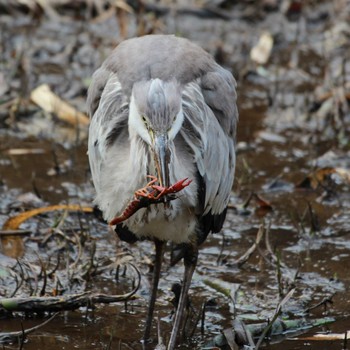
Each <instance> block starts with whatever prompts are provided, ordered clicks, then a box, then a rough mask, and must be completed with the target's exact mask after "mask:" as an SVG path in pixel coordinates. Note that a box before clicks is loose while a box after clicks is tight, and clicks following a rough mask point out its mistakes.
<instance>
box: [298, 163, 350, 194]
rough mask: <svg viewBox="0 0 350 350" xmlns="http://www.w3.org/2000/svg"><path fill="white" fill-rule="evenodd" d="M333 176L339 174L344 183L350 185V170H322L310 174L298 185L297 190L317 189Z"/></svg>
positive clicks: (328, 168)
mask: <svg viewBox="0 0 350 350" xmlns="http://www.w3.org/2000/svg"><path fill="white" fill-rule="evenodd" d="M332 174H337V175H338V176H339V177H340V178H341V179H342V180H343V181H344V182H346V183H349V184H350V170H349V169H345V168H332V167H325V168H320V169H317V170H315V171H314V172H312V173H311V174H309V175H308V176H307V177H306V178H305V179H304V180H303V181H301V182H300V183H299V184H297V185H296V187H297V188H309V189H310V188H311V189H313V190H315V189H317V188H318V186H319V185H320V184H322V183H324V182H325V181H326V180H327V179H328V178H329V177H330V176H331V175H332Z"/></svg>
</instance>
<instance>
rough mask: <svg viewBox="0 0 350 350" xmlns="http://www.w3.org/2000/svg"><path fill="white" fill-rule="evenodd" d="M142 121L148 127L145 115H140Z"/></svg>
mask: <svg viewBox="0 0 350 350" xmlns="http://www.w3.org/2000/svg"><path fill="white" fill-rule="evenodd" d="M141 118H142V121H143V122H144V124H145V125H146V127H147V128H148V120H147V119H146V117H145V116H144V115H143V116H141Z"/></svg>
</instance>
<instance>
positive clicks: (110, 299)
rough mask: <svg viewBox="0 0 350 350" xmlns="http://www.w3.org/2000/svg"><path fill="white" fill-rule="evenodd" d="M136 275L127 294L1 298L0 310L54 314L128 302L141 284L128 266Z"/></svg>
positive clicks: (139, 276) (138, 273)
mask: <svg viewBox="0 0 350 350" xmlns="http://www.w3.org/2000/svg"><path fill="white" fill-rule="evenodd" d="M130 266H132V267H133V268H134V270H135V271H136V273H137V275H138V283H137V285H136V287H135V288H134V289H133V290H132V291H131V292H129V293H126V294H121V295H108V294H100V293H91V292H84V293H79V294H69V295H62V296H58V297H27V298H3V299H0V309H1V308H3V309H5V310H7V311H25V312H44V311H47V312H50V311H51V312H55V311H63V310H74V309H77V308H79V307H81V306H86V305H91V304H95V303H103V304H109V303H116V302H120V301H127V300H130V299H131V298H132V297H133V295H134V294H135V293H136V292H137V290H138V289H139V287H140V283H141V273H140V271H139V270H138V269H137V268H136V266H134V265H133V264H130Z"/></svg>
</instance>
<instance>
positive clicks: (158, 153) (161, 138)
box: [154, 133, 170, 187]
mask: <svg viewBox="0 0 350 350" xmlns="http://www.w3.org/2000/svg"><path fill="white" fill-rule="evenodd" d="M154 162H155V165H156V171H157V176H158V180H159V184H160V186H163V187H169V186H170V180H169V162H170V151H169V141H168V135H166V134H163V133H159V134H157V133H156V134H155V135H154Z"/></svg>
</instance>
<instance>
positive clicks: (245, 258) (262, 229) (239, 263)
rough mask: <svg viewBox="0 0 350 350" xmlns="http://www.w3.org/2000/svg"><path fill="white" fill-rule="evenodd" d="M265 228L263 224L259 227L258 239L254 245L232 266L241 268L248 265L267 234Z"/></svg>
mask: <svg viewBox="0 0 350 350" xmlns="http://www.w3.org/2000/svg"><path fill="white" fill-rule="evenodd" d="M265 231H266V230H265V227H264V225H263V224H261V225H260V226H259V230H258V233H257V235H256V239H255V242H254V243H253V245H252V246H251V247H250V248H249V249H248V250H247V251H246V252H245V253H244V254H243V255H242V256H241V257H240V258H238V259H237V260H235V261H234V262H233V263H232V265H237V266H238V267H241V266H242V265H243V264H244V263H246V262H247V261H248V259H249V258H250V257H251V255H252V254H253V253H254V251H255V250H256V248H257V246H258V244H259V243H260V241H261V238H262V237H263V235H264V233H265Z"/></svg>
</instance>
